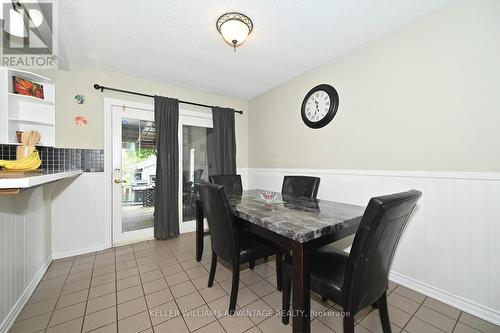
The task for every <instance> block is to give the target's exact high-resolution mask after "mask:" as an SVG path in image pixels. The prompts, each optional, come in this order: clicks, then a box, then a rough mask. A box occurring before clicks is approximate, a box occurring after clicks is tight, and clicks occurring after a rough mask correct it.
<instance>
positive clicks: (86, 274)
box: [66, 269, 92, 283]
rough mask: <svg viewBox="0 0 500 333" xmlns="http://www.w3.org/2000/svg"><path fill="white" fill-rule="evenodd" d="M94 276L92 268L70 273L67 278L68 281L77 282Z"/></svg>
mask: <svg viewBox="0 0 500 333" xmlns="http://www.w3.org/2000/svg"><path fill="white" fill-rule="evenodd" d="M91 277H92V270H91V269H89V270H86V271H81V272H77V273H70V274H69V275H68V278H67V280H66V283H71V282H76V281H80V280H86V279H90V278H91Z"/></svg>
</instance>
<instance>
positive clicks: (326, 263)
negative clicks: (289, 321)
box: [283, 245, 349, 304]
mask: <svg viewBox="0 0 500 333" xmlns="http://www.w3.org/2000/svg"><path fill="white" fill-rule="evenodd" d="M348 259H349V254H348V253H345V252H344V251H342V250H341V249H338V248H336V247H335V246H333V245H326V246H323V247H321V248H319V249H316V250H314V251H313V252H312V254H311V291H314V292H315V293H318V294H320V295H321V296H325V297H327V298H328V299H330V300H331V301H333V302H335V303H337V304H342V303H343V302H342V298H343V286H344V273H345V268H346V265H347V260H348ZM283 269H286V272H287V273H291V270H292V269H293V266H292V258H290V257H289V258H287V259H286V260H285V265H283Z"/></svg>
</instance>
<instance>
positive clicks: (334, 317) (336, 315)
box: [290, 312, 344, 332]
mask: <svg viewBox="0 0 500 333" xmlns="http://www.w3.org/2000/svg"><path fill="white" fill-rule="evenodd" d="M317 320H319V321H321V322H322V323H323V324H325V325H326V326H328V327H329V328H330V329H332V330H333V331H335V332H343V327H344V326H343V320H344V318H343V317H342V316H341V315H340V312H330V313H329V315H328V316H322V317H319V318H318V319H316V320H315V321H317ZM291 321H292V320H291V319H290V322H291Z"/></svg>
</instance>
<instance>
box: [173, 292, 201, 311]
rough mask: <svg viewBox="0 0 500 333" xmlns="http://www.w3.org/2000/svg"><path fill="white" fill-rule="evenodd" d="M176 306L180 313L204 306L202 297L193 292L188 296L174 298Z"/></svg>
mask: <svg viewBox="0 0 500 333" xmlns="http://www.w3.org/2000/svg"><path fill="white" fill-rule="evenodd" d="M175 301H176V302H177V306H178V307H179V309H180V310H181V312H186V311H189V310H192V309H195V308H198V307H200V306H201V305H203V304H205V301H204V300H203V297H201V295H200V294H199V293H198V292H196V291H195V292H193V293H191V294H189V295H186V296H183V297H180V298H176V300H175Z"/></svg>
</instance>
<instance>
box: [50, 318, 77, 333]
mask: <svg viewBox="0 0 500 333" xmlns="http://www.w3.org/2000/svg"><path fill="white" fill-rule="evenodd" d="M82 323H83V317H80V318H77V319H73V320H71V321H68V322H65V323H62V324H59V325H56V326H52V327H49V328H48V329H47V330H46V331H45V332H46V333H80V332H81V331H82Z"/></svg>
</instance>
